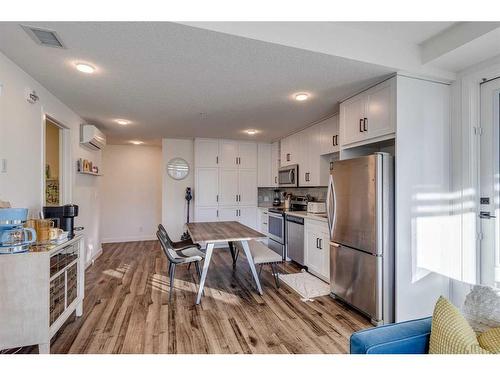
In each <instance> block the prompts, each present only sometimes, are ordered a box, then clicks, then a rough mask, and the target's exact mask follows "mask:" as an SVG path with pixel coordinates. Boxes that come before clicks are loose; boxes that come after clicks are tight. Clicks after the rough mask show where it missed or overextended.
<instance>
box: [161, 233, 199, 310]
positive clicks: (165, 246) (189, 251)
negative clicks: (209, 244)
mask: <svg viewBox="0 0 500 375" xmlns="http://www.w3.org/2000/svg"><path fill="white" fill-rule="evenodd" d="M156 237H158V240H159V241H160V245H161V248H162V250H163V252H164V253H165V255H166V256H167V259H168V262H169V267H168V272H169V276H170V293H169V296H168V301H169V302H170V301H171V300H172V291H173V289H174V279H175V268H176V266H178V265H181V264H191V263H194V265H195V267H196V273H197V274H198V278H200V277H201V272H200V264H199V263H200V262H201V261H202V260H203V259H204V258H205V254H204V253H202V252H201V251H200V250H199V248H198V247H196V246H191V247H188V248H184V249H181V250H174V248H173V244H172V241H170V238H169V237H168V234H166V231H165V233H164V232H162V231H161V230H158V231H157V232H156Z"/></svg>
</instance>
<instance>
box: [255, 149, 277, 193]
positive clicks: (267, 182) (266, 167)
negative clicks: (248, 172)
mask: <svg viewBox="0 0 500 375" xmlns="http://www.w3.org/2000/svg"><path fill="white" fill-rule="evenodd" d="M257 186H259V187H270V186H273V177H272V155H271V144H270V143H259V144H258V145H257Z"/></svg>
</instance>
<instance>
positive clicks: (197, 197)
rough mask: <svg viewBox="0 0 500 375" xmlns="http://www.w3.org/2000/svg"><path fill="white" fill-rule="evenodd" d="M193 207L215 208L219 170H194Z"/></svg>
mask: <svg viewBox="0 0 500 375" xmlns="http://www.w3.org/2000/svg"><path fill="white" fill-rule="evenodd" d="M195 173H196V176H195V180H196V183H195V189H194V194H193V195H194V197H193V198H194V204H195V206H217V205H218V202H217V195H218V194H219V168H196V172H195Z"/></svg>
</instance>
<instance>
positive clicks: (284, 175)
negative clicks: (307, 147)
mask: <svg viewBox="0 0 500 375" xmlns="http://www.w3.org/2000/svg"><path fill="white" fill-rule="evenodd" d="M278 179H279V186H280V187H298V186H299V165H298V164H293V165H288V166H286V167H281V168H280V169H279V172H278Z"/></svg>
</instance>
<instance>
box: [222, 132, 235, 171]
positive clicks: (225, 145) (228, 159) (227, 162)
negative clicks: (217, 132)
mask: <svg viewBox="0 0 500 375" xmlns="http://www.w3.org/2000/svg"><path fill="white" fill-rule="evenodd" d="M237 157H238V142H237V141H232V140H229V139H221V140H220V141H219V165H220V167H221V168H233V167H236V166H237Z"/></svg>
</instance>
